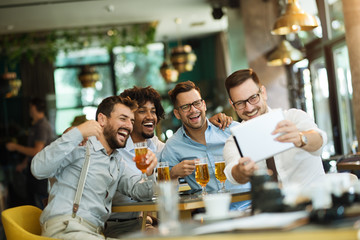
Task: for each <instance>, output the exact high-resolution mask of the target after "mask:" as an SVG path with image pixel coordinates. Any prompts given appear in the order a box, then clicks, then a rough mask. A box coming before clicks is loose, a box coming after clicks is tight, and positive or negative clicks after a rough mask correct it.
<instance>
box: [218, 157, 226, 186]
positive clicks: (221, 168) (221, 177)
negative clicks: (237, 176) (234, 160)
mask: <svg viewBox="0 0 360 240" xmlns="http://www.w3.org/2000/svg"><path fill="white" fill-rule="evenodd" d="M224 169H225V162H224V161H223V162H215V177H216V178H217V180H219V181H220V182H225V181H226V176H225V173H224Z"/></svg>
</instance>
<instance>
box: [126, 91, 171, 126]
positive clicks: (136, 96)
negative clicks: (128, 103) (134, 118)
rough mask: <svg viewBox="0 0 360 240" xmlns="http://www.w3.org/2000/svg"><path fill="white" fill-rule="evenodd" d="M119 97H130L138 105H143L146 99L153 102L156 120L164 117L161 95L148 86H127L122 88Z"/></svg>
mask: <svg viewBox="0 0 360 240" xmlns="http://www.w3.org/2000/svg"><path fill="white" fill-rule="evenodd" d="M120 97H130V98H131V99H133V100H136V101H137V103H138V105H139V107H141V106H143V105H145V103H146V102H147V101H149V102H152V103H154V105H155V109H156V116H157V118H158V120H160V119H164V117H165V111H164V108H163V106H162V105H161V96H160V94H159V93H158V92H157V91H156V90H155V89H153V88H152V87H150V86H147V87H145V88H139V87H136V86H134V87H133V88H129V89H126V90H124V91H123V92H122V93H121V94H120Z"/></svg>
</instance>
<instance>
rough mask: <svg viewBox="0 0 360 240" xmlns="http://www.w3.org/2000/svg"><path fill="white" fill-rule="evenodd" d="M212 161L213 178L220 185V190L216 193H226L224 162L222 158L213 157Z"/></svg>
mask: <svg viewBox="0 0 360 240" xmlns="http://www.w3.org/2000/svg"><path fill="white" fill-rule="evenodd" d="M214 161H215V177H216V179H217V180H219V181H220V183H221V188H220V190H219V191H218V192H227V190H226V189H225V181H226V176H225V173H224V169H225V160H224V158H223V157H222V156H215V157H214Z"/></svg>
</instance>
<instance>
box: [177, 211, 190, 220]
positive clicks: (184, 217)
mask: <svg viewBox="0 0 360 240" xmlns="http://www.w3.org/2000/svg"><path fill="white" fill-rule="evenodd" d="M191 211H192V210H183V211H180V213H179V214H180V219H181V220H190V219H191Z"/></svg>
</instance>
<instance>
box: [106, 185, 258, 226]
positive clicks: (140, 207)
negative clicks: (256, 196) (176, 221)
mask: <svg viewBox="0 0 360 240" xmlns="http://www.w3.org/2000/svg"><path fill="white" fill-rule="evenodd" d="M231 195H232V198H231V202H240V201H245V200H250V199H251V195H250V192H248V191H247V192H244V191H240V190H232V191H231ZM204 206H205V204H204V201H203V199H202V196H201V195H200V194H194V195H181V196H180V200H179V205H178V207H179V214H180V219H182V220H186V219H191V212H192V211H193V210H194V209H197V208H203V207H204ZM112 211H113V212H143V216H146V215H147V214H148V212H157V211H158V209H157V203H156V201H147V202H124V203H123V204H119V205H117V206H113V207H112ZM145 220H146V218H143V221H144V222H143V227H145Z"/></svg>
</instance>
